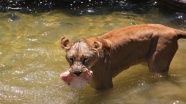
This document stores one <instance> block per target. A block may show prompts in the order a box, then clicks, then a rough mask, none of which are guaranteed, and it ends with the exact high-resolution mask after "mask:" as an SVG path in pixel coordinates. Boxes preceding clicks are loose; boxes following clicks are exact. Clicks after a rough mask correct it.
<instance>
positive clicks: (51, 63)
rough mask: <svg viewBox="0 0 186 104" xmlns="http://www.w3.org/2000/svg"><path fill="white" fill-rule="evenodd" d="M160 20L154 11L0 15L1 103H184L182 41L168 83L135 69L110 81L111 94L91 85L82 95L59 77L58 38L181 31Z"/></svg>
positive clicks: (143, 68) (185, 82) (61, 56)
mask: <svg viewBox="0 0 186 104" xmlns="http://www.w3.org/2000/svg"><path fill="white" fill-rule="evenodd" d="M153 14H156V15H153ZM163 18H164V16H163V15H162V14H160V13H155V12H153V11H152V13H151V12H150V13H147V14H144V15H139V14H134V13H130V12H113V13H111V14H106V15H87V16H73V15H67V14H65V13H63V12H61V11H51V12H47V13H41V14H21V13H18V12H6V13H0V104H184V103H186V92H185V91H186V65H185V63H186V60H185V59H186V47H185V45H186V40H180V41H179V46H180V47H179V50H178V51H177V53H176V55H175V57H174V59H173V61H172V63H171V66H170V72H169V75H170V77H168V78H159V79H157V78H154V77H152V75H151V74H150V73H149V72H148V69H147V67H146V66H143V65H136V66H133V67H131V68H130V69H129V70H126V71H124V72H122V73H121V74H120V75H119V76H117V77H116V78H114V88H113V89H111V90H108V91H96V90H94V89H92V88H91V87H90V86H89V85H87V87H86V88H84V89H82V90H75V89H70V88H69V87H68V86H66V85H65V84H64V83H63V82H62V81H61V80H60V77H59V75H60V74H61V73H62V72H64V71H66V70H67V68H68V64H67V62H66V60H65V57H64V55H65V53H64V51H63V50H62V49H61V47H60V39H61V38H62V37H64V36H65V37H68V38H69V39H70V40H71V41H75V40H77V39H80V38H87V37H91V36H97V35H101V34H104V33H105V32H107V31H110V30H112V29H115V28H120V27H123V26H127V25H131V24H142V23H163V24H165V25H168V26H174V27H177V28H179V29H184V28H181V27H180V26H179V25H174V24H171V23H166V22H165V21H164V22H162V21H161V20H163ZM185 30H186V29H185Z"/></svg>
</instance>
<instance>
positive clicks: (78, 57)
mask: <svg viewBox="0 0 186 104" xmlns="http://www.w3.org/2000/svg"><path fill="white" fill-rule="evenodd" d="M61 47H62V48H63V49H65V51H66V60H67V61H68V63H69V65H70V68H69V71H70V73H72V74H74V75H76V76H80V75H81V74H83V73H86V72H87V71H89V70H91V67H92V66H93V65H94V64H95V63H96V62H97V60H98V59H99V58H101V57H103V49H102V47H103V44H102V43H101V42H100V41H97V40H79V41H77V42H74V43H72V42H70V41H69V40H68V39H66V38H62V39H61Z"/></svg>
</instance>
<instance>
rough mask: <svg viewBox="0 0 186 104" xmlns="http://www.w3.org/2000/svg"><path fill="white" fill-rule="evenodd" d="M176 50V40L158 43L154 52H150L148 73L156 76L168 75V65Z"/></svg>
mask: <svg viewBox="0 0 186 104" xmlns="http://www.w3.org/2000/svg"><path fill="white" fill-rule="evenodd" d="M177 49H178V43H177V40H169V41H165V42H162V41H160V43H158V44H157V45H156V48H155V50H154V52H151V53H150V55H149V57H148V59H147V63H148V67H149V70H150V72H154V73H157V74H160V75H161V74H162V75H163V74H168V70H169V65H170V63H171V60H172V58H173V57H174V55H175V53H176V51H177Z"/></svg>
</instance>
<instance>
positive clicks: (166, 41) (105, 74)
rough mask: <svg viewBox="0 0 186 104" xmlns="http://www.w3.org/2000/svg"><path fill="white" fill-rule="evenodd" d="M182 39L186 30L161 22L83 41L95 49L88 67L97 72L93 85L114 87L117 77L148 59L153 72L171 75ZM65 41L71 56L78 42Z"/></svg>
mask: <svg viewBox="0 0 186 104" xmlns="http://www.w3.org/2000/svg"><path fill="white" fill-rule="evenodd" d="M179 38H186V32H184V31H181V30H177V29H173V28H170V27H166V26H163V25H159V24H144V25H134V26H128V27H124V28H120V29H116V30H113V31H110V32H108V33H106V34H104V35H102V36H98V37H92V38H87V39H82V40H79V42H84V43H86V44H87V47H89V48H88V49H86V50H87V51H92V52H93V53H94V54H92V55H94V56H92V57H94V58H96V59H93V61H92V62H91V64H92V65H90V66H89V67H88V68H87V70H92V71H93V76H92V78H91V80H90V81H89V84H90V85H91V86H92V87H93V88H95V89H97V90H105V89H109V88H112V87H113V83H112V78H113V77H115V76H116V75H118V74H119V73H120V72H121V71H123V70H125V69H127V68H129V67H130V66H132V65H134V64H137V63H140V62H146V63H147V64H148V68H149V71H150V72H153V73H158V74H167V73H168V70H169V65H170V63H171V60H172V58H173V56H174V55H175V53H176V51H177V49H178V43H177V40H178V39H179ZM61 43H62V47H63V48H64V49H65V50H66V52H67V55H68V51H70V50H73V48H72V47H73V44H76V43H77V42H76V43H70V42H69V41H68V39H66V38H63V39H62V41H61ZM82 51H85V50H82ZM82 53H83V54H85V53H84V52H82ZM74 54H76V56H77V57H82V56H78V55H77V53H74ZM79 61H81V60H79Z"/></svg>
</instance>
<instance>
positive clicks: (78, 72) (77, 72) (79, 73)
mask: <svg viewBox="0 0 186 104" xmlns="http://www.w3.org/2000/svg"><path fill="white" fill-rule="evenodd" d="M73 73H74V74H75V75H77V76H80V75H81V73H82V71H74V72H73Z"/></svg>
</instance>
